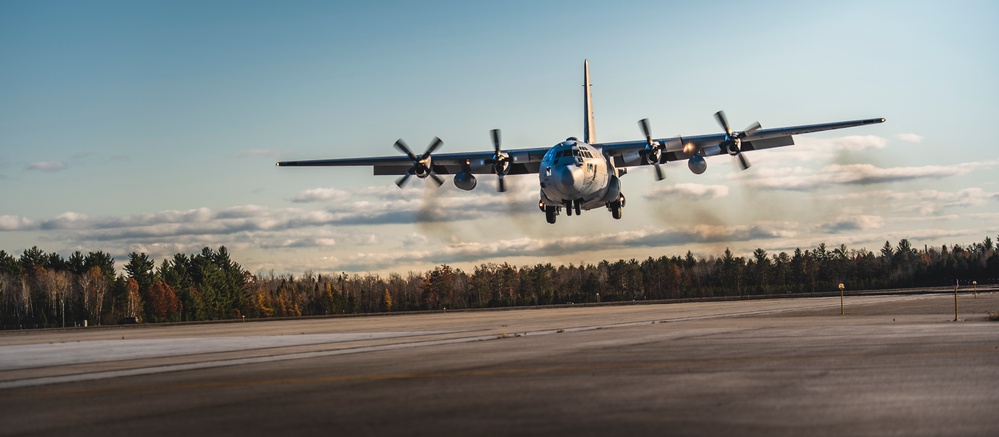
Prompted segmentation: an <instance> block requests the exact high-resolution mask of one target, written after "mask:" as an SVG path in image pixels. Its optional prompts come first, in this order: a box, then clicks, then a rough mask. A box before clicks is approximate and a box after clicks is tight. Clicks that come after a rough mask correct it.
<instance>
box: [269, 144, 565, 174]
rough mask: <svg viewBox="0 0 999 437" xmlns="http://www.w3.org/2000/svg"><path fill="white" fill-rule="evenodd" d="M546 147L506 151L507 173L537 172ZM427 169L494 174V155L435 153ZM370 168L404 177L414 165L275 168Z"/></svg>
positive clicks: (384, 161) (362, 161)
mask: <svg viewBox="0 0 999 437" xmlns="http://www.w3.org/2000/svg"><path fill="white" fill-rule="evenodd" d="M546 152H548V149H547V148H534V149H516V150H511V151H509V152H506V153H507V154H508V155H509V156H510V160H511V162H510V172H509V173H507V174H527V173H537V172H538V168H539V167H540V165H541V158H542V157H543V156H545V153H546ZM430 158H431V161H430V166H431V167H432V168H433V172H434V173H436V174H455V173H458V172H460V171H461V170H462V167H463V166H464V165H466V164H467V165H468V167H469V169H470V170H471V173H472V174H494V170H493V164H492V160H493V159H495V154H494V153H493V152H467V153H437V154H433V155H431V157H430ZM368 165H370V166H372V167H374V174H375V175H376V176H383V175H403V174H406V172H407V171H409V169H410V168H411V167H412V166H413V161H412V160H411V159H410V158H409V157H407V156H382V157H375V158H346V159H317V160H311V161H281V162H279V163H277V166H278V167H314V166H318V167H323V166H332V167H357V166H368Z"/></svg>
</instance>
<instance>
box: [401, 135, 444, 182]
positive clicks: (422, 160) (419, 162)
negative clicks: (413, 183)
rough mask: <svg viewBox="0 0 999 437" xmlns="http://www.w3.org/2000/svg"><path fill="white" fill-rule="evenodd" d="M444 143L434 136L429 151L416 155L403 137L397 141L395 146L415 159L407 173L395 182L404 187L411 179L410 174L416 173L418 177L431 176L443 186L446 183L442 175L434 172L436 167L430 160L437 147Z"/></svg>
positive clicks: (428, 147)
mask: <svg viewBox="0 0 999 437" xmlns="http://www.w3.org/2000/svg"><path fill="white" fill-rule="evenodd" d="M442 144H444V142H443V141H441V139H440V138H437V137H434V139H433V141H431V142H430V145H429V146H427V151H426V152H423V155H420V156H416V155H414V154H413V152H411V151H410V150H409V147H408V146H406V143H405V142H403V141H402V139H399V141H396V142H395V148H396V149H398V150H399V151H400V152H402V153H405V154H406V156H408V157H409V159H410V160H412V161H413V166H412V167H410V168H409V170H407V171H406V174H404V175H402V177H401V178H399V179H398V180H396V181H395V184H396V185H398V186H399V188H402V187H403V186H404V185H406V182H407V181H409V177H410V176H413V175H416V177H418V178H420V179H423V178H425V177H427V176H430V177H431V178H432V179H433V180H434V182H435V183H436V184H437V186H438V187H439V186H441V185H442V184H443V183H444V179H441V177H440V176H437V175H436V174H434V168H433V165H432V164H431V161H430V154H431V153H434V151H435V150H437V148H439V147H440V146H441V145H442Z"/></svg>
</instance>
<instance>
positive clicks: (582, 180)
mask: <svg viewBox="0 0 999 437" xmlns="http://www.w3.org/2000/svg"><path fill="white" fill-rule="evenodd" d="M538 178H539V180H540V183H541V201H540V203H539V207H540V208H541V209H542V210H544V211H545V212H546V213H548V214H549V221H552V220H553V217H554V215H553V214H557V213H558V212H559V211H560V210H561V208H563V207H564V208H565V209H566V211H567V213H568V214H569V215H572V213H573V211H575V212H576V213H577V214H578V213H579V211H580V210H590V209H594V208H599V207H605V206H606V207H610V208H612V210H613V206H612V205H611V204H613V203H614V202H617V201H618V200H619V199H620V198H621V197H622V196H621V189H620V182H619V180H618V174H617V169H615V167H614V164H613V162H612V161H611V160H610V159H608V158H607V157H605V156H604V155H603V153H601V151H600V150H598V149H597V148H595V147H593V146H591V145H589V144H586V143H584V142H582V141H579V140H577V139H576V138H574V137H571V138H568V139H566V140H565V141H563V142H561V143H558V144H556V145H555V146H554V147H552V148H551V149H550V150H548V153H546V154H545V156H544V158H542V160H541V167H540V169H539V171H538ZM618 213H619V212H618Z"/></svg>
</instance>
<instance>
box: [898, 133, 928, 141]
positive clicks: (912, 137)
mask: <svg viewBox="0 0 999 437" xmlns="http://www.w3.org/2000/svg"><path fill="white" fill-rule="evenodd" d="M895 139H897V140H899V141H905V142H907V143H921V142H923V137H922V135H917V134H897V135H895Z"/></svg>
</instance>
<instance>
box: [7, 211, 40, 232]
mask: <svg viewBox="0 0 999 437" xmlns="http://www.w3.org/2000/svg"><path fill="white" fill-rule="evenodd" d="M33 229H37V226H36V225H35V222H34V221H32V220H31V219H29V218H27V217H20V216H16V215H0V231H26V230H33Z"/></svg>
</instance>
